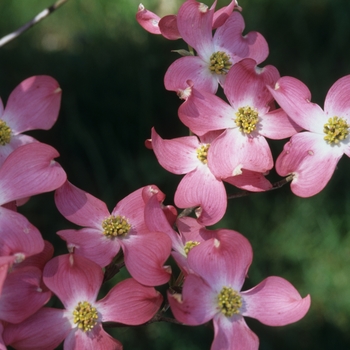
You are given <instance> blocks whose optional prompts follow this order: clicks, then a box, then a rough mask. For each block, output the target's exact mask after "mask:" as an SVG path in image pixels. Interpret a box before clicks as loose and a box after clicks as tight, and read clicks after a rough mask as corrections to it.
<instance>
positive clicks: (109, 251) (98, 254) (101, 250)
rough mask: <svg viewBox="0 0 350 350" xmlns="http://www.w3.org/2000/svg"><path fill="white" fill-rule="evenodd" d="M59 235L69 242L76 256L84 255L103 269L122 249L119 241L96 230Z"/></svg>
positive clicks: (73, 231) (68, 232)
mask: <svg viewBox="0 0 350 350" xmlns="http://www.w3.org/2000/svg"><path fill="white" fill-rule="evenodd" d="M57 234H58V235H59V236H60V237H61V238H62V239H63V240H65V241H66V242H67V247H68V249H69V250H70V251H71V250H73V248H74V254H77V255H82V256H84V257H85V258H88V259H89V260H92V261H93V262H95V263H96V264H98V265H100V266H101V267H105V266H107V265H108V264H110V263H111V261H112V260H113V258H114V257H115V256H116V255H117V253H118V252H119V249H120V243H119V241H120V240H119V239H117V238H113V239H110V238H108V237H106V236H105V235H103V234H102V232H101V230H97V229H94V228H84V229H81V230H69V229H68V230H61V231H58V232H57Z"/></svg>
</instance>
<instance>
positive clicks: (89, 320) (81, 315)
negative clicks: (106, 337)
mask: <svg viewBox="0 0 350 350" xmlns="http://www.w3.org/2000/svg"><path fill="white" fill-rule="evenodd" d="M73 316H74V319H73V321H74V323H75V324H77V325H78V328H79V329H81V330H83V331H84V332H87V331H91V330H92V329H93V328H94V327H95V325H96V324H97V319H98V314H97V310H96V308H95V307H93V306H92V305H91V304H90V303H88V302H87V301H83V302H81V301H79V303H78V305H77V307H76V308H75V309H74V311H73Z"/></svg>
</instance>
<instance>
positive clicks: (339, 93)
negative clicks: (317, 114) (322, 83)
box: [324, 75, 350, 124]
mask: <svg viewBox="0 0 350 350" xmlns="http://www.w3.org/2000/svg"><path fill="white" fill-rule="evenodd" d="M349 95H350V75H346V76H345V77H342V78H340V79H339V80H337V81H336V82H335V83H334V84H333V85H332V86H331V88H330V89H329V91H328V93H327V96H326V99H325V102H324V111H325V113H326V114H327V116H328V118H332V117H334V116H337V117H339V118H341V117H342V118H345V119H346V121H347V122H348V124H350V100H349Z"/></svg>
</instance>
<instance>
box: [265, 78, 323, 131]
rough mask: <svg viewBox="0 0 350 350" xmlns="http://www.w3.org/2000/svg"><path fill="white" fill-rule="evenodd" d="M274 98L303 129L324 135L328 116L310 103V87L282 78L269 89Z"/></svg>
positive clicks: (291, 79) (297, 81) (314, 104)
mask: <svg viewBox="0 0 350 350" xmlns="http://www.w3.org/2000/svg"><path fill="white" fill-rule="evenodd" d="M268 89H269V90H270V92H271V94H272V96H273V97H274V99H275V100H276V101H277V103H278V104H279V105H280V106H281V107H282V108H283V110H284V111H285V112H286V113H287V114H288V116H289V117H290V118H291V119H292V120H293V121H294V122H295V123H296V124H297V125H300V126H301V127H302V128H303V129H305V130H309V131H312V132H316V133H323V126H324V124H325V123H326V122H327V120H328V118H329V117H328V116H326V114H325V113H324V112H323V110H322V109H321V107H320V106H319V105H317V104H316V103H312V102H310V100H311V93H310V90H309V89H308V87H307V86H306V85H305V84H304V83H302V82H301V81H300V80H298V79H296V78H293V77H282V78H280V79H279V80H278V81H277V83H276V85H275V86H274V88H272V87H269V86H268Z"/></svg>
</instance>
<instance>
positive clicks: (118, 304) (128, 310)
mask: <svg viewBox="0 0 350 350" xmlns="http://www.w3.org/2000/svg"><path fill="white" fill-rule="evenodd" d="M162 300H163V297H162V295H161V294H160V293H159V292H158V291H156V290H155V289H154V288H152V287H147V286H143V285H141V284H140V283H138V282H137V281H136V280H134V279H133V278H129V279H126V280H124V281H122V282H120V283H118V284H117V285H115V286H114V287H113V288H112V289H111V290H110V291H109V293H108V294H107V295H106V296H105V297H104V298H103V299H101V300H99V301H98V302H97V309H98V310H99V312H101V314H102V320H101V321H102V322H118V323H123V324H127V325H133V326H136V325H140V324H143V323H145V322H147V321H149V320H150V319H151V318H152V317H153V316H154V315H155V314H156V313H157V311H158V310H159V308H160V306H161V303H162Z"/></svg>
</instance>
